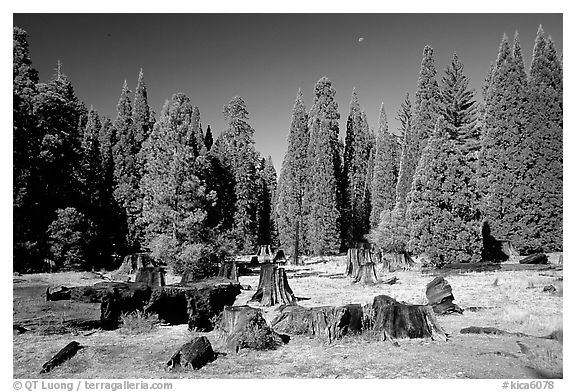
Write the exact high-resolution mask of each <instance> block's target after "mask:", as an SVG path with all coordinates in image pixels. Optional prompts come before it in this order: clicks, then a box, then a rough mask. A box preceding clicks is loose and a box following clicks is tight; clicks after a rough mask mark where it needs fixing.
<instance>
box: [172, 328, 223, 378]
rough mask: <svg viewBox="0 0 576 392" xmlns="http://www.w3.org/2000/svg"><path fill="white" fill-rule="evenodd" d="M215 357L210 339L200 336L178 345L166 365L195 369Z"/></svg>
mask: <svg viewBox="0 0 576 392" xmlns="http://www.w3.org/2000/svg"><path fill="white" fill-rule="evenodd" d="M215 359H216V354H215V353H214V350H212V345H211V344H210V341H209V340H208V338H206V337H205V336H201V337H199V338H196V339H194V340H192V341H191V342H189V343H186V344H184V345H183V346H182V347H180V349H179V350H178V351H176V352H175V353H174V355H172V357H171V358H170V360H169V361H168V363H167V365H168V368H170V369H172V368H174V367H176V366H182V367H191V368H192V369H194V370H197V369H200V368H202V367H204V366H205V365H206V364H208V363H210V362H212V361H214V360H215Z"/></svg>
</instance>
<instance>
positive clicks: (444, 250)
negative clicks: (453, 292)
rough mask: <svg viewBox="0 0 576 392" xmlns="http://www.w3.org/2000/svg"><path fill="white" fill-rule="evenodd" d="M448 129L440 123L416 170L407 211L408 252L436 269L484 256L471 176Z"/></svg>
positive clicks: (472, 260)
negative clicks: (421, 258)
mask: <svg viewBox="0 0 576 392" xmlns="http://www.w3.org/2000/svg"><path fill="white" fill-rule="evenodd" d="M449 128H450V125H449V124H445V122H444V121H443V120H442V119H441V118H439V119H438V122H437V125H436V129H435V131H434V135H433V136H432V137H431V138H430V140H429V143H428V145H427V147H426V148H425V149H424V151H423V152H422V157H421V159H420V162H419V163H418V167H417V168H416V172H415V174H414V181H413V182H412V188H411V190H410V193H409V194H408V208H407V211H406V218H407V221H408V227H409V232H410V241H409V244H408V248H409V249H410V250H411V251H412V252H413V253H416V254H425V255H426V256H428V257H429V259H430V261H431V263H432V264H434V265H437V266H438V265H443V264H448V263H459V262H474V261H478V260H479V259H480V256H481V244H482V241H481V239H480V226H479V224H478V217H479V212H478V210H477V208H476V206H477V202H476V200H475V199H476V192H475V190H474V187H473V184H472V181H471V179H472V171H471V170H470V166H469V165H468V164H467V162H466V158H465V156H464V155H463V154H462V153H461V152H460V150H459V149H458V148H457V146H456V142H455V141H454V140H452V139H451V137H450V133H451V132H453V130H449Z"/></svg>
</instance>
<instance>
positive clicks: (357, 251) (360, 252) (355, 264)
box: [346, 248, 377, 283]
mask: <svg viewBox="0 0 576 392" xmlns="http://www.w3.org/2000/svg"><path fill="white" fill-rule="evenodd" d="M347 259H348V262H347V264H346V276H349V277H351V278H352V279H353V280H354V282H355V283H356V282H359V281H361V280H364V281H365V282H367V283H376V282H377V278H376V269H375V267H374V252H373V251H372V250H371V249H370V248H349V249H348V253H347ZM365 265H368V267H365V268H362V267H363V266H365Z"/></svg>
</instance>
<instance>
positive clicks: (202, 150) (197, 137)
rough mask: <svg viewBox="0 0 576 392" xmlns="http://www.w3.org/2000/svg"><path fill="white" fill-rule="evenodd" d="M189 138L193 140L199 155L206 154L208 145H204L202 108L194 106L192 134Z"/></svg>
mask: <svg viewBox="0 0 576 392" xmlns="http://www.w3.org/2000/svg"><path fill="white" fill-rule="evenodd" d="M188 138H189V139H190V140H191V142H192V143H193V145H194V146H195V147H194V148H195V149H196V153H197V155H206V147H205V145H204V133H203V132H202V123H201V121H200V109H199V108H198V106H194V111H193V113H192V124H191V128H190V135H188Z"/></svg>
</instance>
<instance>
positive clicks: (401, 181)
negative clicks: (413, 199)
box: [396, 45, 440, 209]
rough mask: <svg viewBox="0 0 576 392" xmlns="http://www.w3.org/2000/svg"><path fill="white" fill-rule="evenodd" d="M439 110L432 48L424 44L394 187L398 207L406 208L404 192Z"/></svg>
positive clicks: (410, 180)
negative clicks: (409, 125)
mask: <svg viewBox="0 0 576 392" xmlns="http://www.w3.org/2000/svg"><path fill="white" fill-rule="evenodd" d="M439 114H440V92H439V89H438V82H437V81H436V68H435V66H434V51H433V49H432V48H431V47H430V46H428V45H426V46H425V47H424V52H423V58H422V64H421V66H420V75H419V77H418V87H417V89H416V99H415V107H414V117H413V122H412V124H411V125H412V126H411V127H410V131H409V132H408V133H406V137H405V140H406V141H405V146H404V149H403V151H402V158H401V162H400V173H399V175H398V185H397V187H396V203H397V204H398V206H399V208H401V209H405V208H406V196H407V195H408V192H409V191H410V186H411V184H412V177H413V176H414V171H415V170H416V166H417V165H418V161H419V160H420V155H421V153H422V149H423V148H424V146H425V145H426V143H427V141H428V137H429V136H430V134H431V133H432V131H433V129H434V125H435V122H436V119H437V118H438V115H439Z"/></svg>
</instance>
